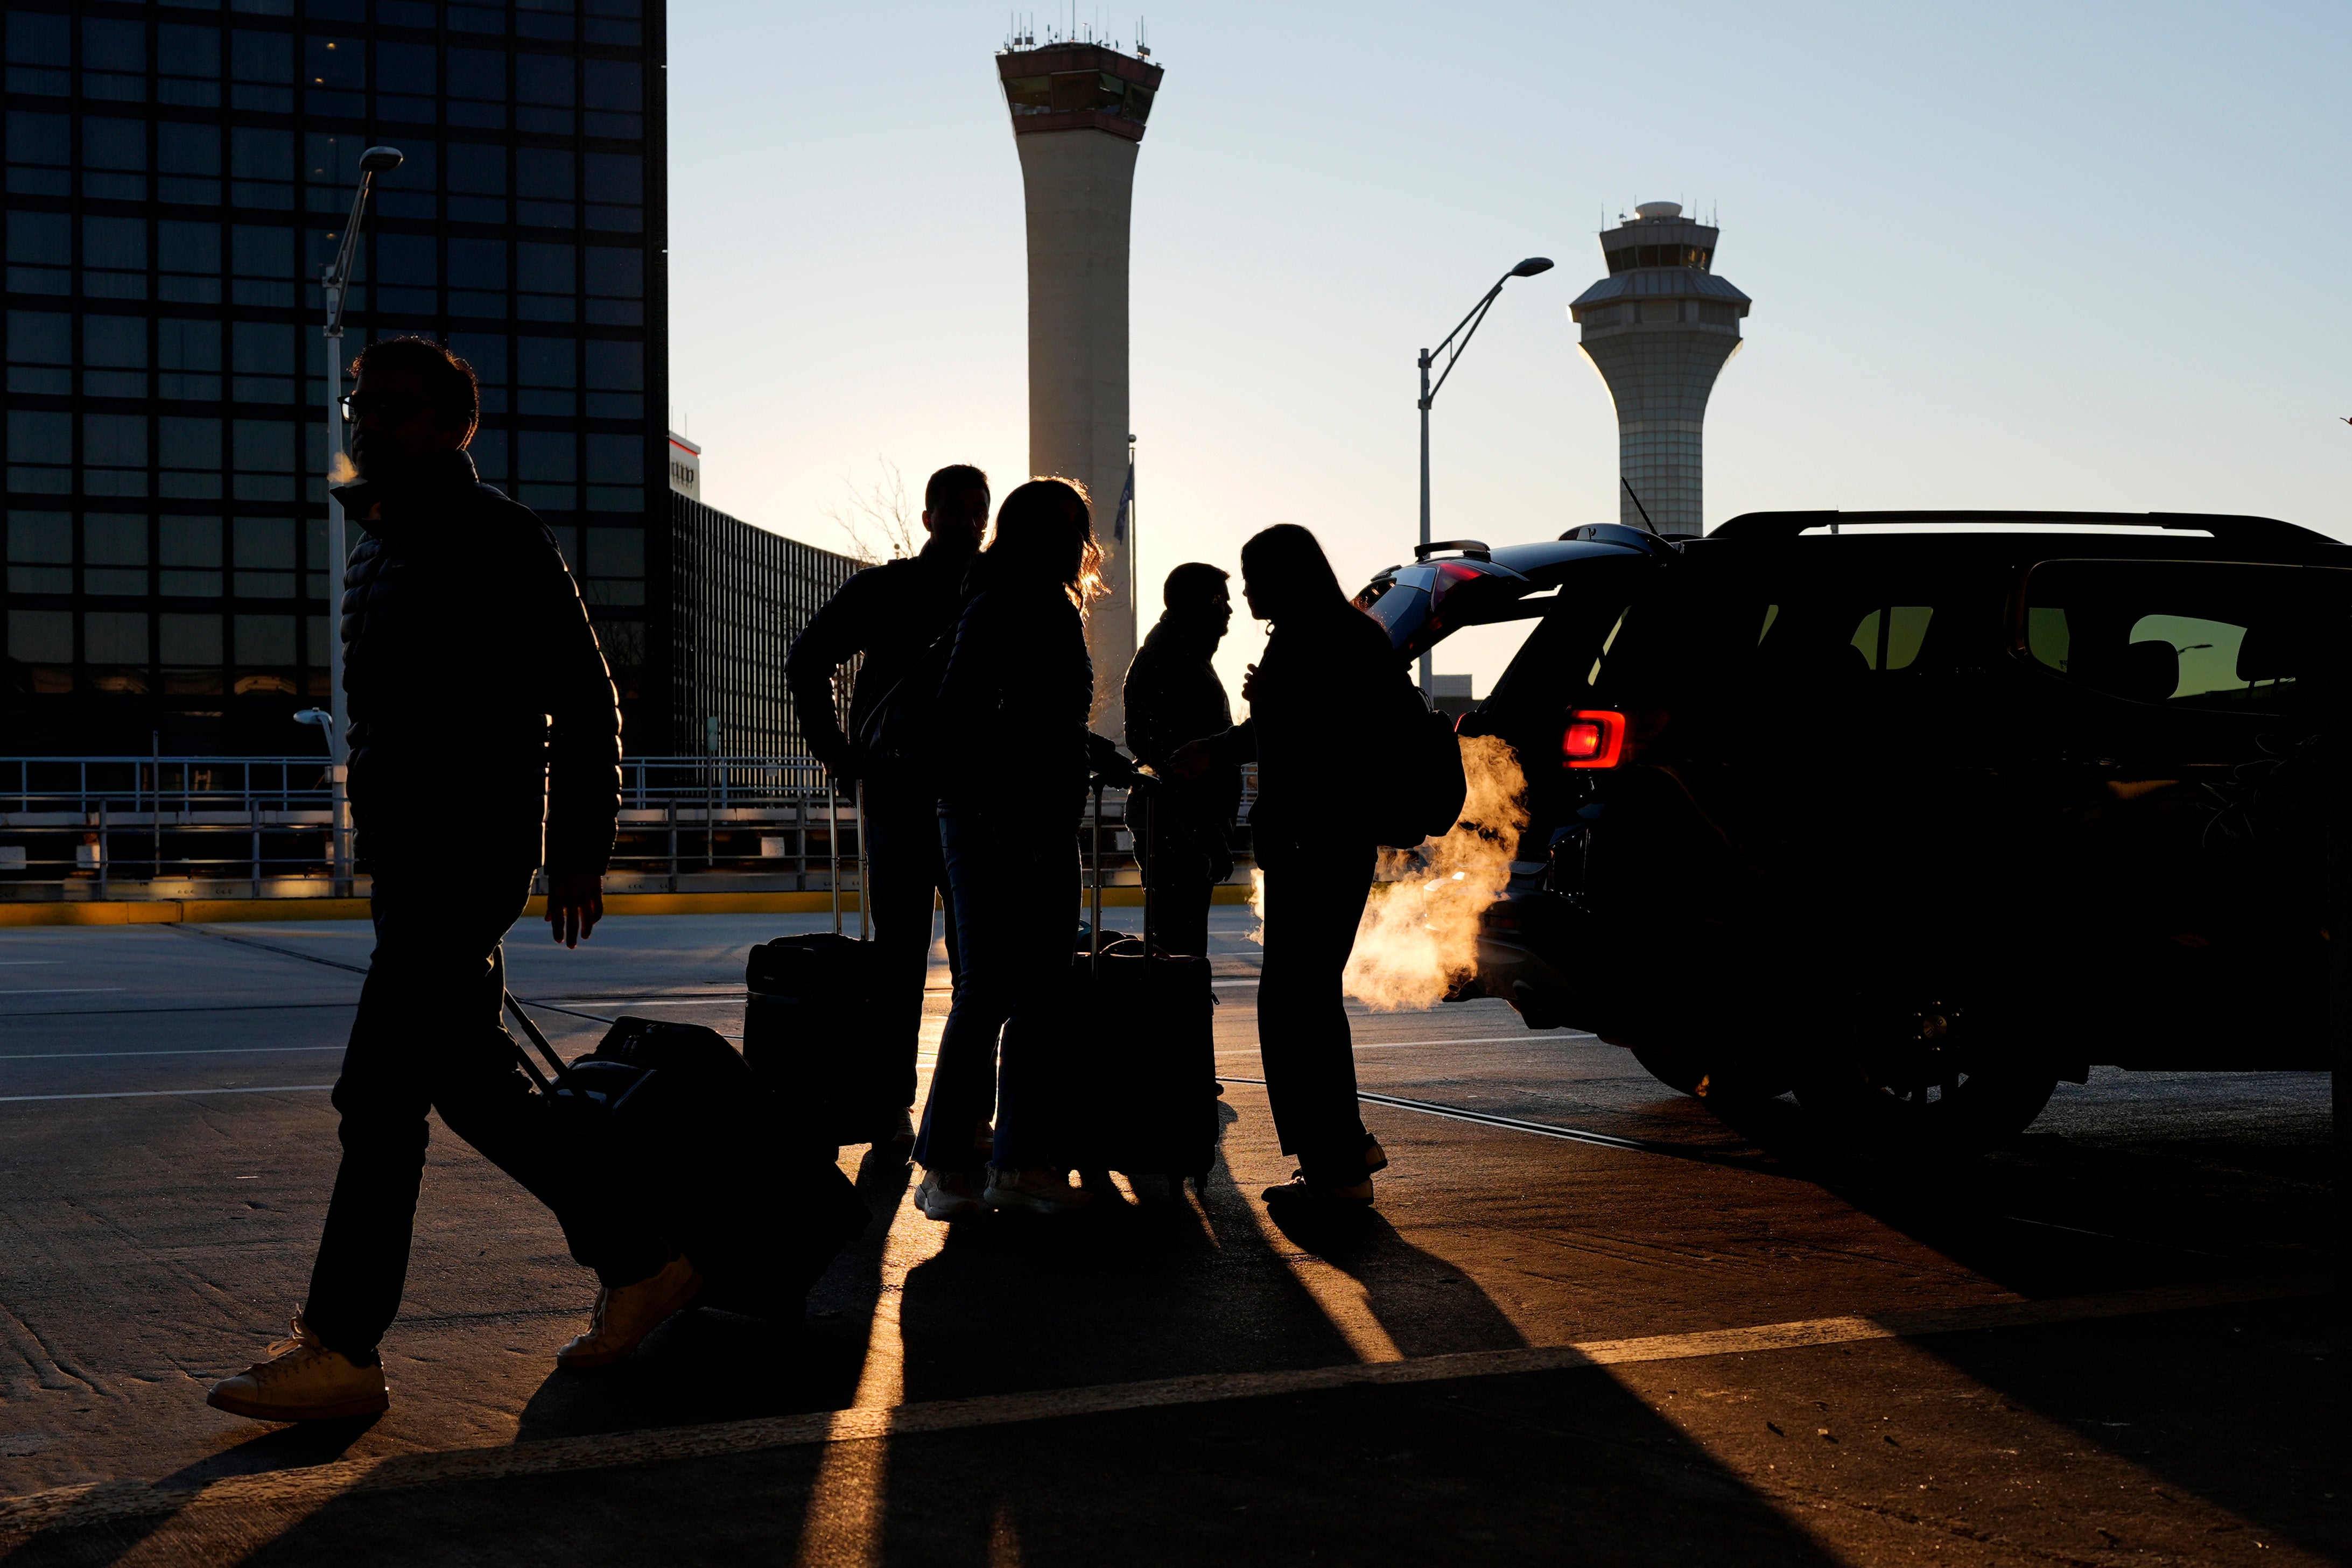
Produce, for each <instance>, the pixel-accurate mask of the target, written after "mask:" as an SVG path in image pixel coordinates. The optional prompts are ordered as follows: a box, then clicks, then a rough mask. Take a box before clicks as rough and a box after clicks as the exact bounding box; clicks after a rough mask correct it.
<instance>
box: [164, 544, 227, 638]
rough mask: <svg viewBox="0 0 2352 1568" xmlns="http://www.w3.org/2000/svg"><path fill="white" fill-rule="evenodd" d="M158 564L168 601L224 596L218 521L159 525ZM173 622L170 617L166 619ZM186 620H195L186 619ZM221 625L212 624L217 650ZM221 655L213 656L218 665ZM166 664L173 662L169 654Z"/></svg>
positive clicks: (217, 623) (216, 622)
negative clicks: (221, 594)
mask: <svg viewBox="0 0 2352 1568" xmlns="http://www.w3.org/2000/svg"><path fill="white" fill-rule="evenodd" d="M157 532H158V536H159V537H158V540H157V545H158V548H157V549H156V552H155V559H156V561H157V564H158V565H159V566H161V568H162V569H163V570H162V571H161V572H160V573H159V575H158V578H157V582H156V586H157V588H158V589H159V590H160V591H161V592H162V593H163V597H165V598H166V599H218V598H219V597H220V593H221V520H220V519H219V518H218V517H165V518H164V519H163V521H162V523H161V524H160V525H158V529H157ZM163 619H164V620H165V621H167V622H168V621H170V620H171V619H172V617H171V616H168V615H166V616H165V617H164V618H163ZM184 619H194V617H186V618H184ZM219 625H220V623H219V622H218V621H215V622H214V623H213V628H214V629H213V638H214V642H215V646H217V644H218V642H219V638H220V629H219ZM219 657H220V655H219V654H218V653H215V654H214V655H213V659H214V662H215V663H218V662H219ZM163 662H164V663H165V664H172V663H173V662H174V661H173V658H172V656H171V655H170V654H169V653H165V654H164V658H163Z"/></svg>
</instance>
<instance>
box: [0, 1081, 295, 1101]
mask: <svg viewBox="0 0 2352 1568" xmlns="http://www.w3.org/2000/svg"><path fill="white" fill-rule="evenodd" d="M333 1087H334V1085H333V1084H331V1083H270V1084H265V1085H263V1086H261V1087H259V1088H255V1089H125V1090H121V1091H119V1092H115V1093H111V1094H0V1105H21V1104H24V1103H26V1102H27V1101H31V1100H163V1099H172V1098H176V1097H178V1096H180V1095H184V1094H298V1093H302V1092H307V1091H310V1090H313V1089H332V1088H333Z"/></svg>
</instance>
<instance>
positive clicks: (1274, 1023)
mask: <svg viewBox="0 0 2352 1568" xmlns="http://www.w3.org/2000/svg"><path fill="white" fill-rule="evenodd" d="M1242 595H1243V598H1244V600H1245V601H1247V602H1248V604H1249V611H1250V613H1251V614H1252V615H1254V616H1256V617H1257V618H1258V619H1259V620H1262V621H1270V622H1273V623H1274V631H1273V635H1272V636H1271V637H1270V638H1268V639H1267V642H1266V644H1265V653H1264V654H1263V655H1261V656H1260V659H1259V662H1258V663H1257V664H1255V665H1253V666H1251V669H1250V675H1249V679H1248V680H1247V681H1246V682H1244V684H1243V686H1242V695H1243V696H1244V698H1246V699H1247V700H1248V702H1249V705H1250V716H1249V717H1248V718H1247V719H1244V721H1243V722H1241V723H1240V724H1237V725H1235V726H1234V727H1232V728H1230V729H1228V730H1226V731H1224V732H1223V734H1221V735H1213V736H1210V737H1206V738H1205V739H1202V740H1196V741H1193V742H1192V743H1191V744H1190V745H1187V746H1184V747H1180V748H1179V749H1178V750H1177V752H1176V754H1175V755H1174V756H1173V757H1172V758H1170V761H1169V767H1170V768H1171V771H1173V772H1175V773H1177V774H1179V775H1181V776H1185V777H1198V776H1199V775H1200V774H1202V773H1203V772H1205V771H1207V770H1208V768H1211V767H1213V766H1215V765H1217V764H1219V763H1242V762H1247V761H1249V760H1250V759H1252V758H1255V759H1256V761H1257V803H1256V804H1255V806H1254V807H1252V808H1251V810H1250V833H1251V838H1252V840H1253V841H1254V842H1255V845H1256V849H1257V863H1258V869H1259V870H1260V871H1262V872H1264V873H1265V964H1264V967H1262V969H1261V970H1260V972H1259V976H1258V991H1257V1038H1258V1050H1259V1053H1260V1054H1261V1056H1262V1057H1263V1058H1264V1060H1265V1094H1266V1099H1267V1100H1268V1102H1270V1103H1271V1104H1272V1106H1273V1109H1274V1124H1275V1131H1276V1133H1277V1134H1280V1136H1281V1138H1282V1151H1283V1153H1285V1154H1286V1155H1293V1156H1295V1157H1296V1158H1297V1161H1298V1169H1297V1173H1296V1174H1294V1175H1293V1176H1291V1178H1290V1180H1289V1181H1288V1182H1287V1183H1286V1184H1284V1185H1283V1186H1275V1187H1269V1188H1267V1189H1266V1191H1265V1200H1266V1202H1268V1203H1269V1204H1282V1205H1289V1204H1318V1205H1324V1206H1329V1207H1362V1206H1366V1205H1369V1204H1370V1202H1371V1201H1372V1173H1373V1172H1374V1171H1376V1170H1379V1169H1381V1168H1382V1167H1383V1166H1386V1165H1387V1164H1388V1160H1387V1157H1386V1156H1385V1155H1383V1154H1382V1153H1381V1147H1380V1145H1378V1144H1377V1143H1375V1142H1374V1141H1373V1140H1372V1138H1371V1136H1370V1134H1368V1133H1366V1132H1365V1131H1364V1124H1363V1121H1362V1119H1361V1118H1360V1116H1359V1114H1358V1113H1357V1109H1356V1061H1355V1055H1354V1041H1353V1040H1352V1039H1351V1038H1350V1037H1349V1031H1348V1011H1347V1006H1346V1003H1345V1002H1344V1001H1343V1000H1342V993H1341V980H1342V977H1343V976H1344V974H1345V971H1346V969H1347V967H1348V954H1349V949H1350V948H1352V947H1353V946H1355V940H1356V927H1357V925H1359V923H1360V921H1361V920H1362V917H1363V912H1364V899H1365V897H1366V895H1367V894H1369V893H1370V888H1371V882H1372V868H1373V862H1374V861H1375V860H1376V858H1377V857H1378V855H1379V852H1380V849H1379V843H1378V841H1377V839H1376V837H1375V834H1376V832H1377V830H1376V829H1375V828H1374V827H1373V825H1372V824H1371V821H1370V817H1369V814H1368V812H1367V810H1366V801H1367V800H1368V799H1369V798H1370V791H1371V790H1372V789H1374V788H1376V785H1375V782H1374V781H1373V780H1372V779H1368V778H1365V777H1363V776H1361V775H1360V773H1357V772H1355V771H1353V769H1354V768H1356V765H1357V762H1358V759H1360V758H1363V757H1364V756H1366V754H1367V747H1368V743H1369V742H1370V740H1371V738H1372V737H1376V736H1378V735H1380V734H1381V733H1382V732H1383V730H1384V729H1385V728H1386V727H1387V725H1386V724H1385V723H1384V721H1383V716H1384V715H1392V714H1393V713H1394V712H1395V711H1396V709H1395V706H1394V704H1395V702H1396V701H1397V700H1398V696H1399V694H1398V693H1397V691H1396V687H1397V686H1398V685H1400V683H1402V682H1404V681H1405V680H1406V676H1405V674H1404V672H1403V668H1402V665H1400V664H1398V663H1397V660H1396V655H1395V654H1394V653H1392V652H1391V650H1390V647H1389V639H1388V634H1387V633H1386V632H1383V631H1382V630H1381V625H1380V623H1379V622H1376V621H1374V620H1373V619H1372V618H1371V617H1370V616H1369V615H1367V614H1365V613H1364V612H1362V611H1360V610H1359V609H1357V608H1356V606H1355V605H1354V604H1352V603H1350V602H1349V600H1348V596H1347V595H1346V594H1344V593H1342V592H1341V591H1339V579H1338V578H1337V577H1335V576H1333V575H1332V572H1331V563H1330V561H1329V560H1328V559H1325V557H1324V554H1323V547H1322V546H1321V545H1319V544H1318V543H1317V542H1316V539H1315V536H1314V535H1313V534H1310V533H1308V532H1307V530H1306V529H1305V528H1300V527H1298V526H1297V524H1295V523H1278V524H1276V526H1275V527H1273V528H1267V529H1266V530H1265V531H1264V532H1263V533H1260V534H1258V535H1256V536H1255V538H1252V539H1251V540H1250V541H1249V542H1248V543H1247V544H1245V545H1244V546H1243V547H1242Z"/></svg>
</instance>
